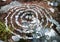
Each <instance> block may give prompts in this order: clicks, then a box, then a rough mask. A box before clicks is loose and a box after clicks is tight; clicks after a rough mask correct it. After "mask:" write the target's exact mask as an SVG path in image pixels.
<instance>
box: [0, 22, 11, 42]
mask: <svg viewBox="0 0 60 42" xmlns="http://www.w3.org/2000/svg"><path fill="white" fill-rule="evenodd" d="M8 28H10V27H8ZM10 35H11V33H10V30H9V29H6V26H5V24H4V23H2V22H0V39H1V40H4V41H6V40H7V39H8V38H9V36H10Z"/></svg>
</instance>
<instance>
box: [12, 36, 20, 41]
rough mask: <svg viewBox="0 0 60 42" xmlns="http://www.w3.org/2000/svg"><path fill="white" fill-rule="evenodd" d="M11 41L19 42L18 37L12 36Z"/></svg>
mask: <svg viewBox="0 0 60 42" xmlns="http://www.w3.org/2000/svg"><path fill="white" fill-rule="evenodd" d="M12 39H13V40H14V41H19V40H20V36H19V35H16V36H12Z"/></svg>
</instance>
